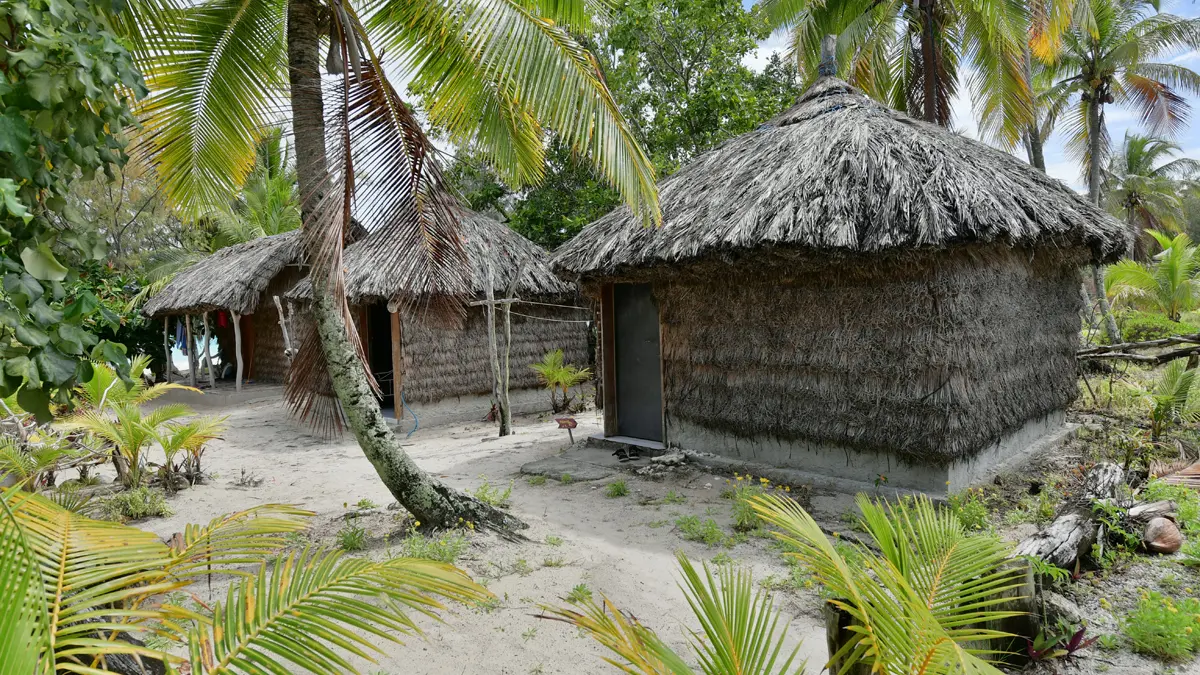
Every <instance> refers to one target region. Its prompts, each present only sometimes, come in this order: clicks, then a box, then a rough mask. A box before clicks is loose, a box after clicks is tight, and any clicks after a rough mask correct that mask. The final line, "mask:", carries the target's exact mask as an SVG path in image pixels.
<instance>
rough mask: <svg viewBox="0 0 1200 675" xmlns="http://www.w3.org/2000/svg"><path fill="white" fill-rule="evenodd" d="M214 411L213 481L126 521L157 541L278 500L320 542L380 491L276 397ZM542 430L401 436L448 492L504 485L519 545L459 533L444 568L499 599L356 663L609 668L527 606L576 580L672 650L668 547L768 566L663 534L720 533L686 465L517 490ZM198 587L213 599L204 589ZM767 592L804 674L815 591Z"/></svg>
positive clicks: (377, 520)
mask: <svg viewBox="0 0 1200 675" xmlns="http://www.w3.org/2000/svg"><path fill="white" fill-rule="evenodd" d="M205 412H210V411H205ZM222 412H224V413H225V414H229V431H228V432H226V434H225V440H223V441H220V442H217V443H215V444H214V445H213V447H212V448H211V450H209V452H208V453H206V455H205V468H206V470H207V471H210V472H215V473H216V474H217V479H216V480H214V481H212V482H211V483H210V484H209V485H203V486H197V487H195V488H192V489H189V490H186V491H184V492H182V493H180V494H179V495H178V496H176V497H174V498H172V500H171V505H172V507H173V508H174V510H175V515H174V516H172V517H170V518H165V519H155V520H150V521H145V522H142V523H138V525H139V526H140V527H143V528H146V529H150V530H153V531H154V532H156V533H158V534H160V535H161V536H163V537H167V536H169V535H170V534H171V533H173V532H177V531H179V530H181V529H183V525H184V524H186V523H189V522H206V521H207V520H209V519H211V518H213V517H215V516H218V515H220V514H223V513H227V512H230V511H234V510H238V509H243V508H247V507H250V506H253V505H256V504H265V503H272V502H274V503H290V504H297V505H300V506H302V507H304V508H307V509H309V510H312V511H315V512H316V513H317V517H316V518H315V519H314V530H315V535H316V537H317V538H318V539H319V540H321V541H324V542H330V543H331V542H332V539H333V536H334V534H335V533H336V532H337V530H338V529H339V528H341V527H342V526H343V523H344V521H343V519H342V517H343V515H344V514H345V513H346V507H345V506H344V505H347V504H348V505H350V506H351V507H352V506H353V505H354V504H355V503H356V502H358V501H359V500H360V499H368V500H371V501H373V502H375V503H377V504H381V505H382V504H388V503H390V502H391V501H392V499H391V496H390V495H389V493H388V492H387V490H386V489H385V488H384V487H383V486H382V484H381V483H380V482H379V480H378V478H377V477H376V476H375V473H374V470H373V469H372V467H371V465H370V464H369V463H368V462H367V461H366V459H364V457H363V455H362V453H361V452H360V451H359V449H358V446H357V445H356V444H355V443H354V442H353V440H352V439H350V438H349V437H346V438H343V439H341V440H337V441H333V442H329V441H324V440H322V439H319V438H315V437H313V436H311V435H309V434H308V433H307V431H306V430H305V429H304V428H303V427H302V426H301V425H299V424H297V423H296V422H295V421H293V420H291V419H290V418H289V417H288V415H287V412H286V410H285V408H284V407H283V405H282V404H280V403H278V402H267V403H258V404H249V405H242V406H240V407H238V408H237V409H234V410H226V411H222ZM556 426H557V425H556V424H555V423H554V422H553V421H550V420H547V419H541V420H539V419H537V418H523V419H518V420H517V421H516V425H515V427H516V434H515V435H513V436H510V437H508V438H504V439H499V438H495V437H494V434H495V430H494V427H492V426H491V425H486V424H482V423H476V424H467V425H452V426H444V427H440V428H433V429H422V430H421V431H419V432H418V433H417V434H416V435H414V436H413V438H412V439H411V441H409V442H408V450H409V452H410V453H411V454H412V456H413V457H414V458H415V459H416V460H417V462H418V463H419V464H420V465H421V466H422V467H424V468H425V469H426V470H428V471H432V472H435V473H437V474H438V475H440V476H442V477H443V478H444V479H445V480H446V481H447V482H448V483H450V484H451V485H454V486H456V487H459V488H463V489H474V488H476V487H477V486H478V485H479V484H480V483H481V482H482V480H483V478H481V476H486V477H487V480H488V481H489V482H490V483H491V484H492V485H500V486H507V485H508V484H509V482H510V481H512V483H513V493H512V507H511V508H512V511H513V513H515V514H516V515H517V516H519V517H520V518H522V519H524V520H525V521H526V522H527V523H529V525H530V529H529V531H528V532H527V533H526V534H527V535H528V537H529V539H530V542H528V543H522V544H513V543H509V542H504V541H501V540H499V539H498V538H495V537H490V536H482V535H475V536H473V537H472V541H471V546H470V548H469V549H468V550H467V552H466V553H465V554H464V555H463V557H462V558H461V559H460V560H459V562H458V564H459V565H460V566H461V567H463V568H465V569H467V570H468V571H469V572H470V573H471V574H472V576H473V577H475V578H476V579H480V580H483V581H485V582H486V583H487V585H488V588H490V589H491V590H492V591H493V592H494V593H495V594H496V595H497V596H498V597H499V599H500V603H499V605H498V606H497V607H495V608H492V609H488V610H483V609H477V608H465V607H455V608H453V609H451V610H450V611H448V612H447V613H446V614H445V616H444V619H445V623H444V624H440V625H439V624H436V623H433V622H429V621H427V622H425V623H424V624H423V626H424V627H425V628H426V634H425V636H424V638H416V639H412V640H409V642H408V644H407V645H405V646H384V647H383V649H384V651H385V655H384V656H382V657H380V658H379V664H378V665H369V664H367V665H364V666H363V667H362V668H361V670H362V671H363V672H371V673H411V674H414V675H417V674H425V673H428V674H430V675H433V674H439V675H440V674H443V673H472V674H474V673H514V674H535V673H572V674H576V673H612V672H616V671H615V669H613V668H611V667H610V666H608V665H606V664H605V663H603V662H602V661H601V656H602V654H603V650H602V649H601V648H599V647H598V646H596V645H595V644H594V643H593V642H592V640H590V639H588V638H583V637H580V636H579V635H578V633H577V631H575V630H574V629H572V628H570V627H568V626H566V625H564V624H560V623H557V622H553V621H546V620H543V619H538V618H536V617H535V616H534V614H536V613H537V605H538V604H541V603H547V604H561V602H562V601H561V599H562V598H563V597H565V596H566V595H567V594H568V593H569V592H570V591H571V589H572V588H573V587H574V586H576V585H577V584H585V585H586V586H587V587H588V588H589V589H590V590H592V591H593V592H594V593H596V594H597V596H598V595H600V594H603V595H605V596H607V597H608V598H609V599H611V600H612V601H613V602H615V603H617V604H618V605H619V606H620V607H622V608H624V609H625V610H626V611H628V612H631V613H632V614H633V615H635V616H636V617H637V618H638V619H639V620H641V621H642V622H643V623H645V624H646V625H648V626H650V627H652V628H654V629H656V630H657V631H658V632H659V633H660V635H661V636H662V637H663V638H664V639H666V640H667V641H668V642H669V644H671V645H672V646H673V647H674V648H676V649H677V650H680V651H681V652H684V650H686V641H687V634H686V630H687V629H689V628H691V629H694V628H697V627H698V626H697V625H696V623H695V620H694V619H692V615H691V612H690V610H689V609H688V606H687V604H686V601H685V600H684V597H683V595H682V593H681V592H680V590H679V588H678V586H677V585H676V584H677V580H678V574H677V568H676V562H675V559H674V552H675V551H676V550H683V551H684V552H686V553H687V555H688V556H689V557H691V558H692V559H693V560H702V559H711V558H713V557H714V556H716V555H718V554H721V553H725V554H726V555H728V556H729V557H731V558H733V559H734V560H735V561H737V563H738V564H740V565H743V566H745V567H748V568H750V569H752V570H753V571H754V573H755V578H756V579H760V578H762V577H764V576H766V575H767V574H776V575H779V574H782V573H783V572H784V566H783V565H782V564H781V561H780V559H779V557H778V555H777V554H776V553H774V552H773V551H771V550H769V549H768V548H767V546H766V543H765V542H764V541H762V540H754V539H752V540H751V541H749V542H747V543H743V544H739V545H737V546H735V547H734V548H731V549H726V548H707V547H705V546H704V545H702V544H697V543H695V542H688V541H684V540H682V539H681V538H680V536H679V533H678V532H676V531H674V526H673V523H674V520H675V519H676V518H677V517H679V516H681V515H686V514H696V515H698V516H700V517H702V518H708V517H711V518H713V519H714V520H716V521H717V522H718V523H721V524H722V526H724V527H726V530H727V531H728V524H729V516H730V506H729V501H728V500H724V499H721V498H720V497H719V493H720V488H721V487H722V486H723V485H724V480H725V479H724V478H723V477H716V476H711V475H705V474H691V475H689V476H680V477H674V478H670V479H668V480H666V481H662V482H652V481H648V480H641V479H638V478H636V477H634V476H625V478H626V480H627V481H628V484H629V488H630V494H629V495H628V496H625V497H620V498H607V497H605V496H604V494H603V487H604V483H605V481H600V482H596V483H584V482H574V483H571V484H562V483H559V482H558V481H555V480H549V481H546V483H545V484H544V485H536V486H535V485H530V484H529V483H528V481H527V480H526V477H523V476H521V475H519V469H520V467H521V465H522V464H525V463H526V462H529V461H532V460H535V459H540V458H543V457H548V456H552V455H554V454H556V453H557V452H559V451H560V450H561V449H563V448H564V447H565V446H566V445H567V438H566V433H565V432H564V431H560V430H558V429H557V428H556ZM598 430H599V420H598V418H597V417H595V416H594V415H590V414H589V415H584V416H581V417H580V425H579V429H577V430H576V431H575V437H576V438H584V437H586V436H587V435H588V434H592V433H595V432H597V431H598ZM243 472H245V474H246V475H248V476H249V475H253V476H256V477H259V478H261V479H262V481H263V482H262V484H261V485H260V486H259V487H256V488H250V487H239V486H237V485H234V482H235V481H236V480H237V479H239V478H240V477H241V476H242V475H243ZM668 490H675V491H676V492H677V493H679V494H682V495H685V496H686V498H687V499H686V502H685V503H683V504H655V505H650V504H643V503H642V502H644V501H648V500H649V499H650V498H661V497H662V496H664V495H665V494H666V493H667V491H668ZM392 513H393V512H387V511H385V512H384V513H383V514H380V515H379V516H376V517H372V518H369V519H364V524H365V525H366V526H367V528H368V531H369V535H370V537H371V543H370V545H369V548H368V550H367V551H366V552H365V553H364V554H365V555H373V556H375V555H384V554H385V546H386V544H385V540H384V537H385V535H388V534H389V530H395V529H396V528H397V527H399V525H398V524H396V523H393V520H392V518H391V516H392ZM395 536H399V535H398V534H396V535H395ZM547 537H552V538H561V539H562V543H561V544H558V545H551V544H548V543H546V540H547ZM547 563H549V564H547ZM214 591H215V594H216V595H217V596H219V595H220V589H219V588H218V589H214ZM777 603H781V606H783V607H785V608H786V611H787V612H788V613H789V615H790V616H791V622H790V628H789V637H790V639H791V640H792V641H796V640H800V639H802V641H803V644H802V648H801V650H802V654H803V655H804V656H805V657H807V659H808V662H809V664H810V668H809V671H808V672H811V673H816V672H818V671H819V669H820V666H821V665H822V664H823V663H824V660H825V656H826V649H825V643H824V629H823V625H822V624H821V623H820V622H819V620H818V616H817V609H818V608H819V606H820V601H819V599H818V598H817V597H816V596H815V595H813V594H812V593H805V592H800V593H789V594H779V595H777ZM685 653H686V652H685Z"/></svg>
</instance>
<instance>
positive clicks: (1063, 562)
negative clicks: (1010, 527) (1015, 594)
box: [1014, 462, 1125, 569]
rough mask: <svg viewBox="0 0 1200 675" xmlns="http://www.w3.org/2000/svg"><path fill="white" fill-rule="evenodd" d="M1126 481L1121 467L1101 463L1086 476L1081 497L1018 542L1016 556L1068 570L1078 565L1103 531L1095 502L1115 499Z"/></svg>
mask: <svg viewBox="0 0 1200 675" xmlns="http://www.w3.org/2000/svg"><path fill="white" fill-rule="evenodd" d="M1124 481H1125V472H1124V471H1123V470H1122V469H1121V467H1119V466H1117V465H1116V464H1111V463H1108V462H1104V463H1101V464H1097V465H1096V466H1095V467H1093V468H1092V470H1091V471H1089V472H1088V475H1087V477H1086V478H1085V479H1084V489H1083V494H1082V496H1081V499H1078V500H1076V501H1075V502H1073V503H1072V504H1070V505H1069V506H1068V507H1067V508H1066V509H1065V510H1064V511H1063V512H1062V513H1060V514H1059V516H1058V517H1057V518H1055V519H1054V522H1052V523H1050V525H1049V526H1047V527H1046V528H1045V529H1042V530H1041V531H1039V532H1037V533H1036V534H1034V535H1032V536H1030V537H1027V538H1026V539H1024V540H1022V541H1021V543H1019V544H1017V548H1016V550H1015V551H1014V555H1019V556H1029V557H1031V558H1038V559H1041V560H1044V561H1046V562H1048V563H1050V564H1051V565H1055V566H1056V567H1062V568H1064V569H1072V568H1074V567H1075V564H1076V562H1078V561H1079V559H1080V558H1082V557H1083V556H1085V555H1087V554H1088V553H1090V552H1091V550H1092V546H1093V545H1095V543H1096V536H1097V534H1098V532H1099V530H1100V523H1099V521H1098V520H1096V517H1095V515H1094V514H1093V513H1092V503H1093V502H1094V501H1097V500H1106V499H1113V498H1115V497H1116V495H1117V490H1118V489H1119V488H1120V487H1121V486H1122V485H1123V484H1124Z"/></svg>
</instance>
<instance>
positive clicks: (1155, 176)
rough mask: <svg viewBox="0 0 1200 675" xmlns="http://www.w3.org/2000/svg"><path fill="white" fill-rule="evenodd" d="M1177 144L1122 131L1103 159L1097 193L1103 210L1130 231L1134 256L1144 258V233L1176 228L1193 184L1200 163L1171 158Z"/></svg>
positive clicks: (1194, 184)
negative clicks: (1118, 141) (1119, 141)
mask: <svg viewBox="0 0 1200 675" xmlns="http://www.w3.org/2000/svg"><path fill="white" fill-rule="evenodd" d="M1180 150H1181V148H1180V147H1179V146H1178V145H1177V144H1175V143H1172V142H1171V141H1168V140H1166V139H1164V138H1158V137H1155V136H1143V135H1141V134H1130V133H1129V132H1126V133H1125V142H1124V143H1123V144H1122V145H1121V148H1120V150H1119V151H1118V152H1116V153H1114V154H1113V156H1112V157H1111V158H1109V161H1108V168H1107V170H1105V172H1104V176H1103V178H1104V183H1103V188H1102V192H1103V194H1104V201H1105V203H1106V205H1107V207H1108V210H1109V211H1110V212H1112V214H1113V215H1115V216H1117V217H1118V218H1122V219H1123V220H1125V222H1127V223H1129V226H1130V228H1132V229H1133V232H1134V236H1135V237H1136V238H1135V239H1134V247H1135V254H1136V257H1138V258H1144V257H1145V248H1146V247H1145V242H1144V239H1145V231H1146V230H1160V231H1171V232H1179V231H1181V229H1182V227H1183V220H1184V213H1183V195H1184V193H1185V192H1186V191H1188V190H1195V189H1196V188H1197V183H1196V178H1197V177H1198V172H1200V161H1197V160H1195V159H1191V158H1189V157H1179V158H1174V159H1172V158H1173V157H1174V156H1175V155H1176V154H1178V153H1179V152H1180Z"/></svg>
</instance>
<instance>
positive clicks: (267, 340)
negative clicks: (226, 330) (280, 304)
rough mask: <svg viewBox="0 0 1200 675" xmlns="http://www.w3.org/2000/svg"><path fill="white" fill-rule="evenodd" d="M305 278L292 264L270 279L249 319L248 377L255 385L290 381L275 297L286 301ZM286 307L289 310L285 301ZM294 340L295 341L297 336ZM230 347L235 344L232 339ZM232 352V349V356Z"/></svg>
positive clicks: (244, 337)
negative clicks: (292, 289)
mask: <svg viewBox="0 0 1200 675" xmlns="http://www.w3.org/2000/svg"><path fill="white" fill-rule="evenodd" d="M303 277H304V274H303V273H302V272H301V269H300V268H299V267H296V266H294V265H289V266H288V267H287V268H285V269H284V271H283V272H281V273H279V274H278V275H276V277H275V278H274V279H272V280H271V283H270V285H269V286H267V290H266V291H265V292H264V293H263V294H262V295H261V296H260V297H259V300H258V307H257V308H256V309H255V310H254V313H253V314H251V315H250V317H249V321H248V323H249V324H250V328H249V331H244V333H243V335H242V339H243V341H248V340H249V339H250V336H249V335H246V334H245V332H250V331H252V332H253V340H254V345H253V352H252V353H251V355H250V359H249V364H248V365H249V366H250V369H249V370H248V371H247V372H246V377H248V378H250V379H253V380H254V381H255V382H270V383H275V384H278V383H282V382H284V381H286V380H287V371H288V361H287V357H286V356H284V354H283V330H282V329H281V328H280V327H279V312H278V311H276V309H275V301H274V300H273V299H272V298H273V297H274V296H276V295H278V296H279V299H280V300H281V301H283V294H284V293H286V292H287V291H288V289H290V288H291V287H292V286H294V285H296V282H297V281H299V280H300V279H302V278H303ZM284 308H285V309H286V308H287V303H286V301H285V302H284ZM291 337H292V339H295V337H296V336H294V335H293V336H291ZM229 344H230V345H232V344H233V342H232V337H231V338H230V343H229ZM245 348H246V349H247V350H249V349H250V345H249V344H246V345H245ZM232 352H233V349H232V347H231V348H230V353H232Z"/></svg>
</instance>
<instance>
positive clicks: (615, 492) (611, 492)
mask: <svg viewBox="0 0 1200 675" xmlns="http://www.w3.org/2000/svg"><path fill="white" fill-rule="evenodd" d="M627 494H629V485H628V484H626V483H625V480H624V479H620V480H614V481H613V482H611V483H609V484H608V486H607V487H605V488H604V496H605V497H608V498H609V499H613V498H616V497H624V496H625V495H627Z"/></svg>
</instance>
